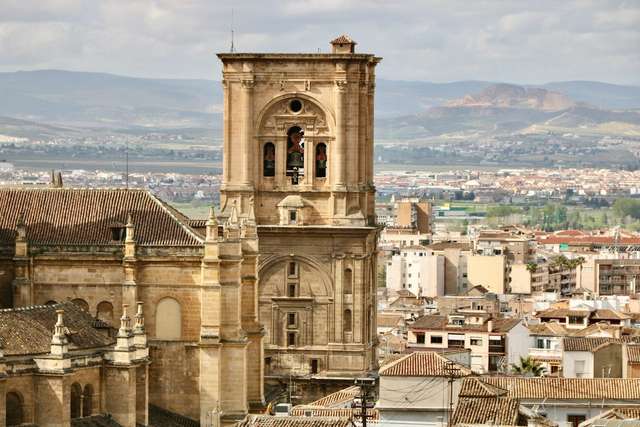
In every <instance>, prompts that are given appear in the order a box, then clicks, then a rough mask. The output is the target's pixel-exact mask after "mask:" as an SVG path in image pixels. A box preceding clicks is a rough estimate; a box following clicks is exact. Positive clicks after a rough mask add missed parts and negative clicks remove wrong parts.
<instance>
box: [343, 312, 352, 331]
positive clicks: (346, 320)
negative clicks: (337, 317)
mask: <svg viewBox="0 0 640 427" xmlns="http://www.w3.org/2000/svg"><path fill="white" fill-rule="evenodd" d="M342 322H343V323H344V324H343V330H344V332H351V331H352V327H351V310H349V309H346V310H345V311H344V316H343V319H342Z"/></svg>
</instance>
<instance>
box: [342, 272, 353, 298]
mask: <svg viewBox="0 0 640 427" xmlns="http://www.w3.org/2000/svg"><path fill="white" fill-rule="evenodd" d="M342 286H343V288H344V293H345V295H351V294H352V293H353V272H352V271H351V269H350V268H347V269H346V270H344V283H343V284H342Z"/></svg>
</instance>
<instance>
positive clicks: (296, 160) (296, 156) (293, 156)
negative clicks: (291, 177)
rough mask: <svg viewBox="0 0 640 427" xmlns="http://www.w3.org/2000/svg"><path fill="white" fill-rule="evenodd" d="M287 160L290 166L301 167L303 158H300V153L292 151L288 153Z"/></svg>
mask: <svg viewBox="0 0 640 427" xmlns="http://www.w3.org/2000/svg"><path fill="white" fill-rule="evenodd" d="M288 160H289V161H288V162H287V163H288V165H289V167H290V168H298V169H300V168H303V167H304V160H303V158H302V153H298V152H293V153H289V159H288Z"/></svg>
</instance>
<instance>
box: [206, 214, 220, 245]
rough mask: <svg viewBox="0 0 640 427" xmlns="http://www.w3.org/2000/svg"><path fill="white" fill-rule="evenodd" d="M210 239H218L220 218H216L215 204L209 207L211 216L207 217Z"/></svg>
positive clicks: (207, 237) (208, 237)
mask: <svg viewBox="0 0 640 427" xmlns="http://www.w3.org/2000/svg"><path fill="white" fill-rule="evenodd" d="M206 239H207V240H208V241H213V240H217V239H218V220H217V219H216V210H215V208H214V207H213V206H211V207H210V208H209V218H208V219H207V236H206Z"/></svg>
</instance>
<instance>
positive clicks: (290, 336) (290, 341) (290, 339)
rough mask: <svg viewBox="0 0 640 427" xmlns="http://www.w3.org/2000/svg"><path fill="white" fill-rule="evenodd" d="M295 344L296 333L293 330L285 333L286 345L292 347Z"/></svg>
mask: <svg viewBox="0 0 640 427" xmlns="http://www.w3.org/2000/svg"><path fill="white" fill-rule="evenodd" d="M295 345H296V333H295V332H289V333H288V334H287V346H288V347H294V346H295Z"/></svg>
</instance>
